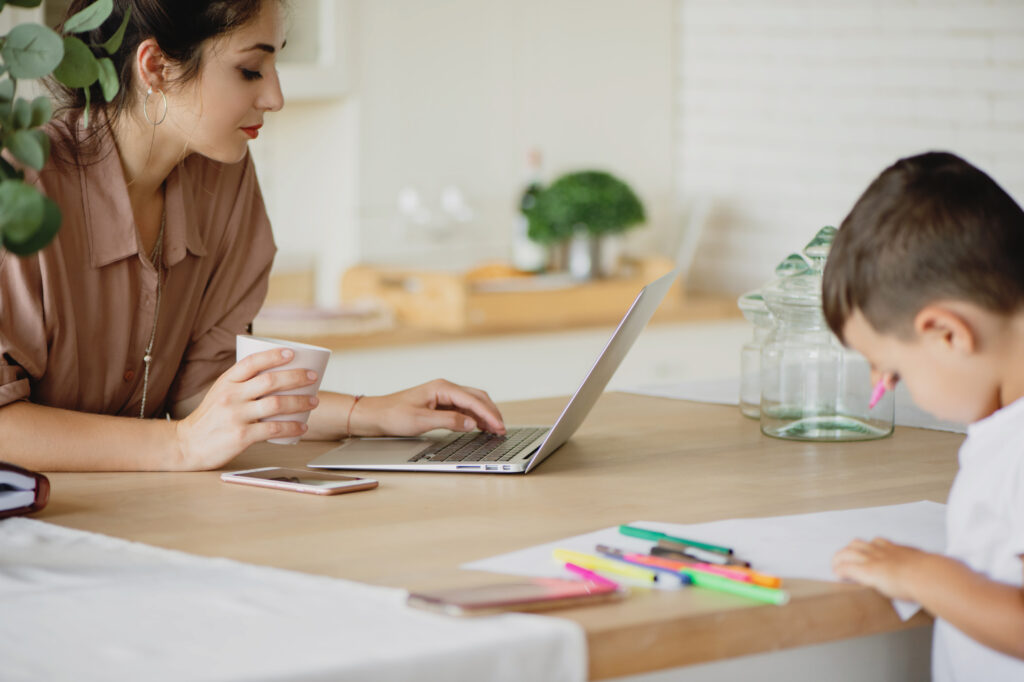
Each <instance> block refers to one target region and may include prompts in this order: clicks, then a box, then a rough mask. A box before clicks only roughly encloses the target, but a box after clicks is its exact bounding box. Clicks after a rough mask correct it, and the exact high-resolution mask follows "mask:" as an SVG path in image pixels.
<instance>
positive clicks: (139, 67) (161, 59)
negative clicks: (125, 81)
mask: <svg viewBox="0 0 1024 682" xmlns="http://www.w3.org/2000/svg"><path fill="white" fill-rule="evenodd" d="M168 66H169V64H168V60H167V57H166V56H165V55H164V53H163V50H161V49H160V46H159V45H158V44H157V42H156V40H155V39H154V38H146V39H145V40H143V41H142V42H141V43H139V47H138V49H137V50H136V51H135V67H136V74H137V75H138V77H139V85H140V86H141V87H142V89H143V90H147V89H149V88H152V89H153V90H154V91H157V92H159V91H162V90H163V89H164V87H165V85H166V83H167V75H168V74H167V69H168Z"/></svg>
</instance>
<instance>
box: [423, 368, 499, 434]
mask: <svg viewBox="0 0 1024 682" xmlns="http://www.w3.org/2000/svg"><path fill="white" fill-rule="evenodd" d="M434 384H435V385H434V387H433V391H434V393H435V395H436V404H437V406H438V407H440V408H444V407H454V408H456V411H460V412H462V413H464V414H466V415H468V417H469V418H470V419H472V420H473V421H474V422H475V423H476V424H475V426H474V428H475V427H476V426H479V427H480V428H483V429H485V430H487V431H490V432H492V433H498V434H502V433H505V422H504V421H503V420H502V418H501V412H499V411H498V407H497V405H495V404H494V403H493V402H492V401H491V399H490V397H489V396H487V394H486V393H484V392H483V391H480V390H478V389H472V390H471V389H467V388H465V387H462V386H457V385H456V384H453V383H451V382H448V381H444V380H438V381H437V382H434ZM442 411H443V409H442ZM445 428H451V427H445ZM454 430H456V431H461V430H463V429H454Z"/></svg>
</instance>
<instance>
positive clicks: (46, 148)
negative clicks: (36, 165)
mask: <svg viewBox="0 0 1024 682" xmlns="http://www.w3.org/2000/svg"><path fill="white" fill-rule="evenodd" d="M28 132H29V133H30V134H31V135H32V137H34V138H36V141H37V142H38V143H39V146H40V147H42V148H43V164H45V163H46V159H48V158H50V136H49V135H47V134H46V133H44V132H43V131H42V130H39V129H38V128H36V129H35V130H30V131H28Z"/></svg>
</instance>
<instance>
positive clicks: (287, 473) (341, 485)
mask: <svg viewBox="0 0 1024 682" xmlns="http://www.w3.org/2000/svg"><path fill="white" fill-rule="evenodd" d="M220 478H221V480H222V481H227V482H228V483H245V484H246V485H259V486H263V487H265V488H279V489H281V490H294V491H295V492H299V493H313V494H314V495H338V494H341V493H354V492H356V491H357V490H369V489H370V488H376V487H377V481H375V480H374V479H372V478H360V477H359V476H343V475H341V474H329V473H326V472H321V471H305V470H302V469H283V468H281V467H263V468H262V469H246V470H245V471H229V472H227V473H223V474H221V475H220Z"/></svg>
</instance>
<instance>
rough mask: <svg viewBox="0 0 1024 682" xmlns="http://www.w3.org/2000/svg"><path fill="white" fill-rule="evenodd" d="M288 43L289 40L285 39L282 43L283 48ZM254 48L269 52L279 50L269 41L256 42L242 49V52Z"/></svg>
mask: <svg viewBox="0 0 1024 682" xmlns="http://www.w3.org/2000/svg"><path fill="white" fill-rule="evenodd" d="M287 44H288V41H287V40H286V41H284V42H283V43H281V49H282V50H283V49H284V46H285V45H287ZM252 50H263V51H264V52H266V53H267V54H274V53H275V52H277V48H275V47H274V46H273V45H271V44H269V43H256V44H255V45H250V46H249V47H247V48H245V49H243V50H241V51H242V52H250V51H252Z"/></svg>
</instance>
